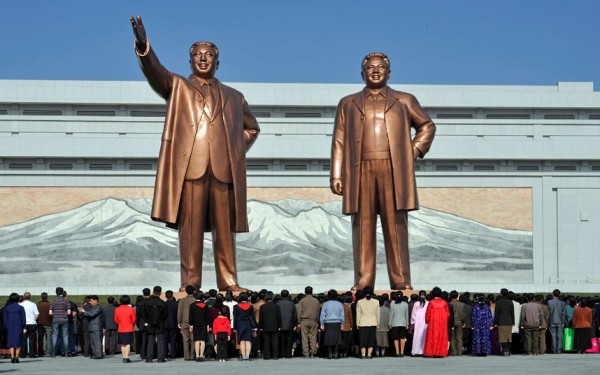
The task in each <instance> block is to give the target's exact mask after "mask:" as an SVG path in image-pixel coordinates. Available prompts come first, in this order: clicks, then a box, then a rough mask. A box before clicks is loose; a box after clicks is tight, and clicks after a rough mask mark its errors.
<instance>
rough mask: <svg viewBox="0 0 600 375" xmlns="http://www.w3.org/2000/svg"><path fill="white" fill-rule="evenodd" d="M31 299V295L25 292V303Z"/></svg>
mask: <svg viewBox="0 0 600 375" xmlns="http://www.w3.org/2000/svg"><path fill="white" fill-rule="evenodd" d="M30 299H31V293H29V292H25V293H23V301H29V300H30Z"/></svg>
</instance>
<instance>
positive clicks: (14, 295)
mask: <svg viewBox="0 0 600 375" xmlns="http://www.w3.org/2000/svg"><path fill="white" fill-rule="evenodd" d="M19 298H20V297H19V295H18V294H17V293H11V294H10V296H8V303H19Z"/></svg>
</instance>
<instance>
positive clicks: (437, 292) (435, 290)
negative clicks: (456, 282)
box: [431, 286, 442, 298]
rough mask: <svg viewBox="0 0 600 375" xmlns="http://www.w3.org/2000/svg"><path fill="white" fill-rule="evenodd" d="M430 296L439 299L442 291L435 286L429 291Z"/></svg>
mask: <svg viewBox="0 0 600 375" xmlns="http://www.w3.org/2000/svg"><path fill="white" fill-rule="evenodd" d="M431 295H432V296H433V297H434V298H435V297H441V296H442V289H440V288H439V287H437V286H435V287H433V289H431Z"/></svg>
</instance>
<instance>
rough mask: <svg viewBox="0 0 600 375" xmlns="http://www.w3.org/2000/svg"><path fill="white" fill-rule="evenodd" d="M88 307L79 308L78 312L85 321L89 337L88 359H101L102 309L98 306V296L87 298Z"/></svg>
mask: <svg viewBox="0 0 600 375" xmlns="http://www.w3.org/2000/svg"><path fill="white" fill-rule="evenodd" d="M88 303H89V307H88V308H87V309H84V308H83V307H80V308H79V312H80V313H81V314H83V317H84V319H87V322H88V323H87V329H88V332H89V335H90V338H89V340H90V358H93V359H101V358H102V329H103V326H104V324H103V322H102V307H101V306H100V305H99V299H98V296H95V295H93V296H89V301H88Z"/></svg>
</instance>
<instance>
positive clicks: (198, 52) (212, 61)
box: [190, 42, 219, 79]
mask: <svg viewBox="0 0 600 375" xmlns="http://www.w3.org/2000/svg"><path fill="white" fill-rule="evenodd" d="M190 68H191V69H192V73H193V74H194V75H195V76H198V77H200V78H204V79H209V78H214V76H215V73H216V72H217V69H219V48H218V47H217V46H216V45H215V44H214V43H211V42H195V43H194V44H192V46H191V47H190Z"/></svg>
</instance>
